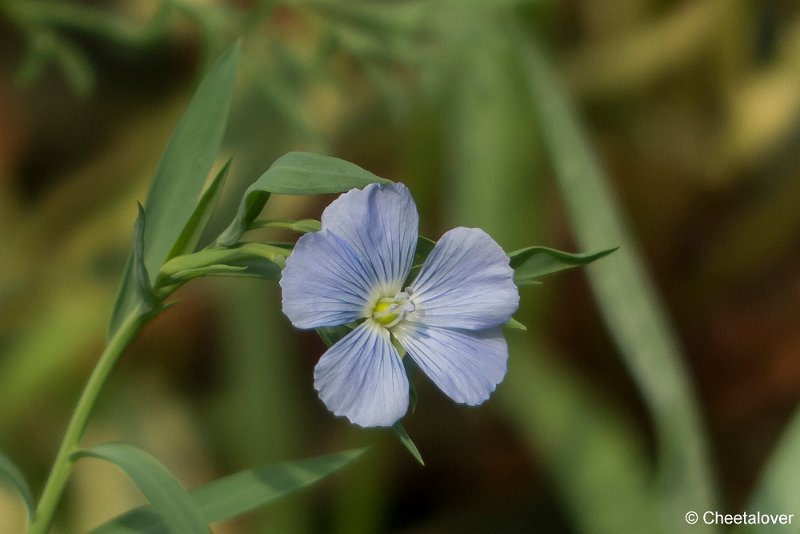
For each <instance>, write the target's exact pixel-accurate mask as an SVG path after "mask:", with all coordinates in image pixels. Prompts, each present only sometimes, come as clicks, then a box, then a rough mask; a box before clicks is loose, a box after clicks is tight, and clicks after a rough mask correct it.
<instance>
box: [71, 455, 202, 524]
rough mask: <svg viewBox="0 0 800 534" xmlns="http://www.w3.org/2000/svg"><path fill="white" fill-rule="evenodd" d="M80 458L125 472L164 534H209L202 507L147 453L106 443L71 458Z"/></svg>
mask: <svg viewBox="0 0 800 534" xmlns="http://www.w3.org/2000/svg"><path fill="white" fill-rule="evenodd" d="M81 457H91V458H99V459H100V460H106V461H108V462H111V463H113V464H115V465H117V466H118V467H120V468H121V469H122V470H123V471H125V473H126V474H127V475H128V476H129V477H130V479H131V480H132V481H133V483H134V484H136V486H137V487H138V488H139V490H140V491H141V492H142V493H143V494H144V496H145V497H147V500H148V501H150V503H151V505H152V507H153V509H154V510H155V511H156V512H157V514H158V516H160V518H161V520H162V521H163V524H164V525H165V526H166V527H167V528H168V530H167V532H172V533H174V534H178V533H180V534H184V533H185V534H194V533H197V534H208V532H209V530H208V521H207V520H206V519H205V517H206V516H205V514H204V513H203V511H202V509H201V507H200V506H198V504H197V502H196V501H195V500H194V499H193V498H192V497H191V496H190V495H189V492H188V491H186V490H185V489H184V487H183V486H182V485H181V483H180V482H178V480H177V479H176V478H175V477H174V476H173V475H172V473H170V472H169V471H168V470H167V468H166V467H164V466H163V465H162V464H161V463H159V462H158V460H156V459H155V458H153V457H152V456H151V455H150V454H148V453H147V452H145V451H143V450H142V449H139V448H137V447H134V446H133V445H128V444H126V443H106V444H103V445H98V446H96V447H92V448H91V449H87V450H82V451H78V452H76V453H75V454H74V455H73V458H81Z"/></svg>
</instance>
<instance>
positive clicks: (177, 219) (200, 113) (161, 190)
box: [110, 44, 239, 334]
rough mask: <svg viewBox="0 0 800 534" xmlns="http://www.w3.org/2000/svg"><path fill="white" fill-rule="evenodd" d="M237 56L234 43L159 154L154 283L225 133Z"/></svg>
mask: <svg viewBox="0 0 800 534" xmlns="http://www.w3.org/2000/svg"><path fill="white" fill-rule="evenodd" d="M238 59H239V45H238V44H236V45H234V46H232V47H231V48H230V49H229V50H228V51H227V52H226V53H225V54H224V55H223V56H222V57H221V58H220V60H219V61H218V62H217V64H216V65H214V67H213V68H212V69H211V70H210V71H209V73H208V74H207V75H206V77H205V78H204V79H203V81H202V82H201V83H200V85H199V87H198V88H197V91H196V93H195V95H194V97H193V98H192V101H191V102H190V103H189V107H188V108H187V109H186V112H185V113H184V114H183V117H181V120H180V122H179V123H178V125H177V127H176V128H175V131H174V132H173V134H172V137H171V138H170V140H169V142H168V143H167V146H166V148H165V149H164V153H163V154H162V156H161V161H160V162H159V164H158V169H157V170H156V175H155V178H154V179H153V184H152V185H151V186H150V191H149V193H148V195H147V202H146V204H145V206H146V209H147V228H146V230H145V235H144V264H145V266H146V267H147V271H148V273H150V281H151V283H152V282H154V281H155V278H156V277H157V275H158V272H159V268H160V267H161V265H162V264H163V263H164V262H165V261H166V260H168V259H169V258H170V254H171V253H173V252H174V251H173V247H175V243H176V241H178V240H179V239H180V238H181V235H182V234H183V233H184V228H185V227H186V225H187V223H189V222H190V221H191V219H192V216H193V214H194V213H195V210H196V207H197V204H198V202H199V200H198V199H199V196H200V191H201V190H202V188H203V184H204V183H205V181H206V177H207V175H208V172H209V171H210V170H211V165H212V164H213V162H214V156H215V155H216V153H217V150H218V149H219V145H220V143H221V142H222V135H223V133H224V132H225V125H226V123H227V120H228V110H229V108H230V102H231V98H232V96H233V86H234V82H235V80H236V65H237V62H238ZM130 271H131V269H130V262H129V263H128V266H127V267H126V269H125V274H124V275H123V278H122V283H121V285H120V290H119V294H118V296H117V301H116V304H115V306H114V312H113V314H112V317H111V325H110V334H113V332H114V331H115V330H116V329H117V327H118V326H119V325H120V323H121V322H122V320H123V319H124V317H125V315H127V313H128V312H130V310H131V309H132V299H131V295H132V291H133V289H132V287H131V280H130V276H131V273H130Z"/></svg>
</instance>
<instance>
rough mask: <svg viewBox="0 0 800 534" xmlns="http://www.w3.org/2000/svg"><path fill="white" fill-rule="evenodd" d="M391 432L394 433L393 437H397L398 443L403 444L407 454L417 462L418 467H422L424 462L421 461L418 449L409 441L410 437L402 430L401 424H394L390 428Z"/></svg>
mask: <svg viewBox="0 0 800 534" xmlns="http://www.w3.org/2000/svg"><path fill="white" fill-rule="evenodd" d="M392 432H394V435H395V436H397V439H399V440H400V443H402V444H403V446H404V447H405V448H406V449H407V450H408V452H410V453H411V456H413V457H414V459H415V460H416V461H417V462H419V465H422V466H424V465H425V461H424V460H423V459H422V455H421V454H420V453H419V449H417V446H416V445H414V442H413V441H412V440H411V436H409V435H408V432H406V429H405V428H403V424H402V423H400V422H399V421H398V422H397V423H395V424H394V426H392Z"/></svg>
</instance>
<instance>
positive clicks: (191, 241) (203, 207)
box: [168, 159, 232, 258]
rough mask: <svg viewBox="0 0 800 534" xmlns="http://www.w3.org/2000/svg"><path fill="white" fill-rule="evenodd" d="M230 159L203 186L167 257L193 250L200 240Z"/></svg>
mask: <svg viewBox="0 0 800 534" xmlns="http://www.w3.org/2000/svg"><path fill="white" fill-rule="evenodd" d="M231 161H232V159H229V160H228V161H227V162H225V165H223V166H222V168H221V169H220V170H219V172H218V173H217V175H216V176H215V177H214V179H213V180H211V182H210V183H209V184H208V187H206V188H205V190H204V191H203V194H202V195H200V200H199V201H198V202H197V205H196V206H195V208H194V213H192V216H191V217H190V218H189V220H188V221H187V222H186V225H185V226H184V227H183V231H182V232H181V235H180V236H178V239H177V240H176V241H175V244H174V245H173V246H172V250H170V252H169V255H168V257H169V258H174V257H175V256H180V255H181V254H188V253H190V252H194V249H195V247H196V246H197V242H198V241H199V240H200V235H201V234H202V233H203V230H205V227H206V224H207V223H208V219H209V218H210V217H211V212H213V211H214V207H215V206H216V204H217V200H219V195H220V193H221V192H222V186H223V184H224V183H225V178H227V176H228V171H229V170H230V167H231Z"/></svg>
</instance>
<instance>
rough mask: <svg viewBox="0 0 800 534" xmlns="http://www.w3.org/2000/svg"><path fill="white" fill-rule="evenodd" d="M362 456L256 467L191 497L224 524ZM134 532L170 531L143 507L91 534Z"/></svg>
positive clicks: (208, 517)
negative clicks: (226, 520) (224, 521)
mask: <svg viewBox="0 0 800 534" xmlns="http://www.w3.org/2000/svg"><path fill="white" fill-rule="evenodd" d="M363 452H364V449H353V450H348V451H342V452H337V453H333V454H327V455H325V456H318V457H316V458H309V459H306V460H299V461H296V462H286V463H281V464H276V465H267V466H262V467H256V468H253V469H248V470H246V471H241V472H239V473H235V474H233V475H229V476H227V477H224V478H221V479H219V480H216V481H214V482H212V483H210V484H207V485H205V486H201V487H199V488H196V489H193V490H192V491H191V492H190V494H191V497H192V499H193V500H194V502H195V503H196V504H197V506H198V507H199V508H200V509H201V510H202V511H203V514H204V517H205V519H206V521H208V522H209V523H214V522H216V521H223V520H225V519H230V518H232V517H236V516H239V515H241V514H244V513H245V512H249V511H250V510H253V509H255V508H258V507H260V506H263V505H265V504H267V503H270V502H272V501H274V500H276V499H279V498H281V497H284V496H286V495H288V494H289V493H292V492H294V491H297V490H299V489H301V488H304V487H306V486H309V485H311V484H313V483H315V482H317V481H319V480H321V479H323V478H325V477H326V476H328V475H330V474H331V473H333V472H335V471H338V470H339V469H341V468H342V467H344V466H346V465H347V464H349V463H350V462H352V461H353V460H355V459H356V458H357V457H358V456H360V455H361V454H362V453H363ZM131 532H137V533H140V534H145V533H147V534H164V533H166V532H168V531H167V530H166V525H165V523H164V522H163V521H162V520H161V519H159V517H158V514H157V513H156V511H155V509H154V507H153V506H142V507H140V508H136V509H135V510H132V511H130V512H128V513H126V514H123V515H121V516H119V517H117V518H115V519H113V520H111V521H110V522H108V523H106V524H104V525H102V526H100V527H98V528H96V529H95V530H93V531H92V534H123V533H128V534H130V533H131Z"/></svg>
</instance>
